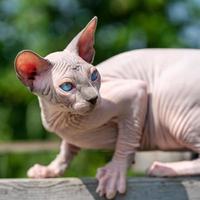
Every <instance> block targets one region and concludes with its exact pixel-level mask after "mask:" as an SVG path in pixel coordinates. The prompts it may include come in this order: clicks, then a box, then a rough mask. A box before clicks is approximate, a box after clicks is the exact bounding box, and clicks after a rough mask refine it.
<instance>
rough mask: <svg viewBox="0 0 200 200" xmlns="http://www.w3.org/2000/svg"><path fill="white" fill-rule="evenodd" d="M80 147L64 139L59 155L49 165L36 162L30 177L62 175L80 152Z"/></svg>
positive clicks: (30, 170)
mask: <svg viewBox="0 0 200 200" xmlns="http://www.w3.org/2000/svg"><path fill="white" fill-rule="evenodd" d="M79 150H80V148H78V147H76V146H74V145H72V144H69V143H67V141H65V140H63V141H62V143H61V146H60V152H59V154H58V155H57V157H56V158H55V159H54V160H53V161H52V162H51V163H50V164H49V165H47V166H45V165H40V164H35V165H34V166H32V167H31V168H30V169H29V170H28V172H27V175H28V177H30V178H53V177H59V176H62V175H63V174H64V172H65V170H66V169H67V167H68V166H69V164H70V161H71V160H72V159H73V157H74V156H75V155H76V154H77V153H78V151H79Z"/></svg>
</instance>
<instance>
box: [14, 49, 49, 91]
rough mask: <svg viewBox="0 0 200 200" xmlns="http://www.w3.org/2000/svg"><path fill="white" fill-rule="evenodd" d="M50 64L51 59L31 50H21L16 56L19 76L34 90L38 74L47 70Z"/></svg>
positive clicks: (16, 67) (16, 69) (16, 68)
mask: <svg viewBox="0 0 200 200" xmlns="http://www.w3.org/2000/svg"><path fill="white" fill-rule="evenodd" d="M50 66H51V64H50V63H49V61H47V60H46V59H44V58H42V57H41V56H39V55H38V54H36V53H34V52H32V51H30V50H24V51H21V52H19V53H18V54H17V56H16V58H15V71H16V74H17V77H18V78H19V79H20V81H21V82H22V83H23V84H24V85H25V86H27V87H28V88H30V90H34V81H35V79H36V76H39V75H41V73H42V72H44V71H47V70H48V69H49V68H50Z"/></svg>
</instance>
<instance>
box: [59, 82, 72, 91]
mask: <svg viewBox="0 0 200 200" xmlns="http://www.w3.org/2000/svg"><path fill="white" fill-rule="evenodd" d="M60 88H61V89H62V90H64V91H65V92H69V91H70V90H72V89H73V85H72V84H71V83H69V82H66V83H63V84H61V85H60Z"/></svg>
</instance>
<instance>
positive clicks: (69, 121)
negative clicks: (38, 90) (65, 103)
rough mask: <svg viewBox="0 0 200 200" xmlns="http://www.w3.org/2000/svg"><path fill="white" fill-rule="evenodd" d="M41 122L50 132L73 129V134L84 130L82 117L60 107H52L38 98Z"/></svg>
mask: <svg viewBox="0 0 200 200" xmlns="http://www.w3.org/2000/svg"><path fill="white" fill-rule="evenodd" d="M39 103H40V108H41V117H42V122H43V124H44V126H45V128H46V129H47V130H49V131H51V132H60V133H63V131H64V132H68V131H71V130H72V129H73V131H72V132H73V133H75V132H76V131H74V130H77V131H78V132H80V131H81V130H83V129H85V125H84V123H81V122H82V121H83V120H82V119H83V117H84V116H82V115H79V114H74V113H71V112H69V111H67V110H66V109H65V108H63V107H62V106H61V105H53V104H50V103H49V102H47V101H45V100H44V99H42V98H39Z"/></svg>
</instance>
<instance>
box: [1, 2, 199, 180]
mask: <svg viewBox="0 0 200 200" xmlns="http://www.w3.org/2000/svg"><path fill="white" fill-rule="evenodd" d="M95 15H96V16H98V18H99V24H98V29H97V33H96V45H95V47H96V58H95V64H96V63H99V62H101V61H103V60H104V59H106V58H109V57H111V56H112V55H115V54H117V53H120V52H123V51H126V50H131V49H137V48H147V47H148V48H168V47H170V48H198V47H199V46H200V37H199V35H200V20H199V17H200V0H168V1H165V0H140V1H139V0H109V1H107V0H95V1H91V0H40V1H37V0H32V1H31V2H30V1H27V0H1V1H0V140H2V141H6V140H21V139H23V140H33V139H53V138H54V137H55V136H54V134H51V133H47V132H46V131H45V130H44V128H43V127H42V125H41V120H40V110H39V106H38V102H37V98H36V97H35V96H33V95H32V94H30V92H28V91H27V89H26V88H25V87H24V86H22V84H21V83H20V82H19V81H18V80H17V78H16V76H15V72H14V69H13V63H14V58H15V56H16V54H17V53H18V52H19V51H20V50H22V49H31V50H33V51H36V52H37V53H39V54H40V55H42V56H45V55H47V54H48V53H50V52H53V51H58V50H62V49H63V48H64V47H65V46H66V45H67V43H68V42H69V41H70V40H71V39H72V38H73V37H74V36H75V35H76V34H77V33H78V32H79V31H80V30H81V29H82V28H83V27H84V26H85V25H86V24H87V23H88V21H89V20H90V19H91V18H92V17H93V16H95ZM43 155H45V156H43ZM84 155H87V153H85V154H84ZM95 155H96V156H98V159H100V155H98V154H97V153H96V154H95ZM101 156H102V155H101ZM25 157H26V156H25V155H21V156H19V155H18V157H16V159H15V155H7V157H4V156H3V155H2V156H1V159H2V162H1V163H3V162H4V161H3V160H6V162H7V163H9V164H10V165H14V164H13V162H16V166H18V164H19V163H24V162H25V161H24V158H25ZM36 157H37V159H38V160H40V159H39V158H38V156H36ZM39 157H40V156H39ZM44 157H45V158H44ZM47 157H48V156H47ZM47 157H46V154H41V158H42V159H41V160H43V159H44V160H47ZM86 157H87V156H86ZM103 157H105V156H103ZM37 159H36V160H37ZM79 159H80V160H81V162H85V161H83V160H84V159H85V160H87V158H84V159H83V158H81V157H79ZM77 162H78V161H77ZM96 162H98V161H97V160H96ZM17 163H18V164H17ZM74 163H76V161H75V162H74ZM94 163H95V162H94ZM25 165H28V164H27V163H26V164H25ZM5 166H6V165H5ZM19 166H20V165H19ZM78 166H79V167H80V166H83V165H82V164H79V165H78ZM3 168H4V167H2V169H1V173H2V170H3ZM5 168H7V166H6V167H5ZM18 168H20V169H21V166H20V167H18ZM18 168H17V169H18ZM17 169H16V170H17ZM83 169H84V168H83ZM83 169H82V168H81V167H80V169H79V170H83ZM5 170H7V169H5ZM92 171H93V170H92V169H91V173H92ZM23 173H24V171H23ZM23 173H22V172H19V173H18V174H17V172H16V173H15V172H14V171H13V172H9V173H7V172H5V174H7V175H8V177H11V176H12V177H15V176H20V175H22V176H24V174H23ZM83 174H84V173H83ZM86 175H87V174H86ZM90 175H91V174H90Z"/></svg>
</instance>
